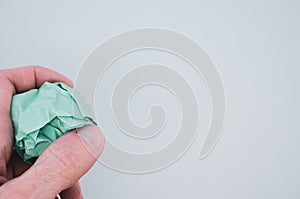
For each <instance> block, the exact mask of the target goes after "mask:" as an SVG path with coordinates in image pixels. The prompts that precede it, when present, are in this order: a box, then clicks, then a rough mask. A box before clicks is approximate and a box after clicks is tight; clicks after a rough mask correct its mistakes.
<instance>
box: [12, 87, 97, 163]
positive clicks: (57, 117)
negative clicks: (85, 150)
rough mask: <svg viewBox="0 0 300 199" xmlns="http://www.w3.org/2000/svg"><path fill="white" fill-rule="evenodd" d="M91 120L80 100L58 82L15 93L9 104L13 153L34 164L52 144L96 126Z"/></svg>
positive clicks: (93, 120) (75, 94) (86, 107)
mask: <svg viewBox="0 0 300 199" xmlns="http://www.w3.org/2000/svg"><path fill="white" fill-rule="evenodd" d="M94 118H95V117H94V115H93V113H92V111H91V110H90V108H89V106H88V105H87V104H86V102H85V100H84V99H83V97H82V96H80V94H79V93H78V92H76V91H75V90H74V89H72V88H70V87H68V86H67V85H65V84H64V83H61V82H57V83H49V82H45V83H44V84H43V85H42V86H41V87H40V88H39V89H32V90H29V91H27V92H24V93H20V94H16V95H14V96H13V98H12V104H11V119H12V122H13V128H14V133H15V148H16V151H17V152H18V153H19V154H20V156H21V157H22V158H23V159H24V161H25V162H27V163H29V164H33V163H34V162H35V160H36V159H37V157H38V156H39V155H40V154H41V153H42V152H43V151H44V150H45V149H46V148H47V147H48V146H49V145H50V144H51V143H52V142H53V141H55V140H56V139H57V138H59V137H60V136H62V135H63V134H64V133H66V132H68V131H70V130H72V129H76V128H80V127H82V126H85V125H88V124H96V122H95V119H94Z"/></svg>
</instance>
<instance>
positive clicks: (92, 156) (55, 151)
mask: <svg viewBox="0 0 300 199" xmlns="http://www.w3.org/2000/svg"><path fill="white" fill-rule="evenodd" d="M103 147H104V136H103V134H102V132H101V131H100V129H99V128H98V127H97V126H95V125H88V126H85V127H83V128H81V129H79V130H77V133H76V131H75V130H74V131H70V132H69V133H67V134H65V135H63V136H61V137H60V138H59V139H57V140H56V141H55V142H53V143H52V144H51V145H50V146H49V147H48V148H47V149H46V150H45V151H44V152H43V153H42V155H41V156H40V157H39V158H38V159H37V161H36V162H35V164H34V165H33V166H32V167H31V168H30V169H29V170H27V171H26V172H25V173H24V174H23V175H22V176H20V177H19V178H17V179H16V180H18V181H21V182H22V185H23V186H24V183H30V187H31V189H35V190H31V193H32V194H33V192H35V193H36V194H37V195H38V196H39V198H40V197H41V195H40V194H43V195H44V196H46V197H43V198H47V197H48V196H49V198H54V197H55V196H56V194H58V193H60V192H61V191H62V190H65V189H67V188H69V187H71V186H72V185H73V184H75V183H76V182H77V181H78V180H79V178H80V177H81V176H83V175H84V174H85V173H86V172H87V171H88V170H89V169H90V168H91V167H92V166H93V164H94V163H95V162H96V160H97V158H98V157H99V156H100V154H101V152H102V151H103ZM29 189H30V188H29ZM31 196H33V195H31ZM32 198H34V197H32Z"/></svg>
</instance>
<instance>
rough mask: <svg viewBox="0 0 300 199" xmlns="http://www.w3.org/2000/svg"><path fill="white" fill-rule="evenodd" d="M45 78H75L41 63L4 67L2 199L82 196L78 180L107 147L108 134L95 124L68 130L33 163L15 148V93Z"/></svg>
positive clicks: (0, 96)
mask: <svg viewBox="0 0 300 199" xmlns="http://www.w3.org/2000/svg"><path fill="white" fill-rule="evenodd" d="M45 81H48V82H64V83H65V84H67V85H68V86H70V87H73V84H72V82H71V80H69V79H67V78H66V77H64V76H62V75H60V74H58V73H56V72H54V71H52V70H49V69H46V68H42V67H38V66H29V67H21V68H15V69H7V70H0V101H1V103H0V198H18V199H22V198H45V199H47V198H51V199H53V198H55V196H56V195H57V194H58V193H60V196H61V197H62V198H63V199H64V198H66V199H68V198H72V199H77V198H82V195H81V190H80V186H79V183H78V180H79V179H80V177H81V176H83V175H84V174H85V173H86V172H87V171H88V170H89V169H90V168H91V167H92V165H93V164H94V163H95V162H96V160H97V158H98V157H99V156H100V154H101V152H102V150H103V147H104V136H103V134H102V133H101V131H100V129H99V128H98V127H96V126H94V125H88V126H85V127H83V128H81V129H79V130H77V132H76V131H75V130H73V131H70V132H68V133H67V134H65V135H63V136H61V137H60V138H59V139H57V140H56V141H55V142H53V143H52V144H51V145H50V146H49V147H48V148H47V149H46V150H45V151H44V152H43V153H42V154H41V156H40V157H39V158H38V159H37V161H36V162H35V163H34V164H33V165H32V166H30V165H28V164H26V163H25V162H23V160H22V158H21V157H20V156H19V155H18V154H17V152H16V151H14V150H13V142H14V133H13V127H12V122H11V118H10V107H11V100H12V96H13V95H14V94H16V93H22V92H25V91H27V90H30V89H33V88H39V87H40V86H41V85H42V84H43V83H44V82H45Z"/></svg>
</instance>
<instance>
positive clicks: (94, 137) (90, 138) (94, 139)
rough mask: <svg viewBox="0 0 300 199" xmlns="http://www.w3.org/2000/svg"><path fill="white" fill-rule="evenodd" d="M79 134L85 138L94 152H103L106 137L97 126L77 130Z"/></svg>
mask: <svg viewBox="0 0 300 199" xmlns="http://www.w3.org/2000/svg"><path fill="white" fill-rule="evenodd" d="M77 134H78V135H79V136H81V137H83V138H84V139H85V140H86V141H87V143H88V144H89V145H90V146H91V147H92V148H93V149H94V150H96V151H97V152H100V151H102V149H103V145H104V136H103V134H102V132H101V130H100V129H99V128H98V127H97V126H95V125H87V126H84V127H82V128H80V129H78V130H77ZM97 155H98V154H97ZM99 155H100V154H99Z"/></svg>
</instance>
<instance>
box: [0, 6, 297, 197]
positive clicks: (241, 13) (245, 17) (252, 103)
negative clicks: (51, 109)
mask: <svg viewBox="0 0 300 199" xmlns="http://www.w3.org/2000/svg"><path fill="white" fill-rule="evenodd" d="M299 19H300V3H299V1H296V0H285V1H284V0H273V1H271V0H247V1H245V0H225V1H223V0H211V1H202V0H200V1H199V0H185V1H169V0H167V1H161V0H151V1H138V0H129V1H114V0H112V1H90V0H87V1H58V0H52V1H37V0H36V1H33V0H27V1H21V0H19V1H15V0H11V1H9V0H6V1H5V0H1V1H0V68H1V69H4V68H13V67H16V66H25V65H31V64H37V65H42V66H45V67H49V68H51V69H53V70H56V71H58V72H60V73H62V74H64V75H66V76H68V77H69V78H71V79H72V80H75V78H76V74H77V73H78V71H79V68H80V66H81V64H82V62H83V61H84V59H85V58H86V57H87V55H88V54H89V52H90V51H91V50H92V49H94V48H95V47H96V46H97V45H98V44H99V43H101V42H103V41H104V40H106V39H108V38H110V37H111V36H112V35H115V34H118V33H119V32H122V31H126V30H130V29H134V28H141V27H160V28H168V29H173V30H176V31H179V32H181V33H183V34H185V35H187V36H189V37H192V38H193V39H194V40H195V41H196V42H198V43H199V44H201V45H202V46H203V47H204V48H205V49H206V51H207V52H208V54H209V56H210V57H211V58H212V60H213V61H214V63H215V64H216V66H217V68H218V69H219V71H220V74H221V76H222V79H223V81H224V86H225V90H226V96H227V102H226V108H227V115H226V123H225V126H224V130H223V135H222V137H221V139H220V141H219V142H218V144H217V145H216V147H215V149H214V151H213V152H212V153H211V154H210V155H209V156H208V157H207V158H206V159H204V160H199V159H198V152H199V146H200V144H201V142H202V138H203V132H205V129H206V128H207V124H206V123H207V121H208V119H207V117H206V115H209V113H210V111H211V110H210V109H209V108H207V107H209V104H206V102H207V99H206V98H207V97H206V94H204V93H205V90H203V88H204V87H203V81H202V80H201V79H199V80H198V81H199V84H197V80H196V77H194V76H193V73H189V71H184V70H183V71H182V73H183V74H185V73H186V76H187V77H188V79H190V81H191V82H192V83H196V85H194V86H193V87H194V88H195V89H196V90H197V89H198V90H197V96H198V98H201V99H202V97H203V101H201V103H200V107H203V108H202V109H201V110H202V112H201V111H200V112H201V116H203V117H202V120H201V121H203V126H202V127H201V128H200V131H201V132H199V136H198V137H197V138H196V140H195V141H194V143H193V145H192V146H191V148H190V149H189V150H188V151H187V152H186V154H185V155H184V156H183V157H182V158H181V159H179V160H178V161H177V162H175V163H174V164H173V165H171V166H169V167H167V168H166V169H163V170H160V171H158V172H154V173H149V174H141V175H136V174H135V175H134V174H128V173H121V172H118V171H115V170H113V169H110V168H108V167H106V166H104V165H102V164H101V163H100V162H99V163H96V165H95V166H94V167H93V168H92V170H90V172H89V173H88V174H87V175H86V176H85V177H84V178H83V179H82V180H81V184H82V189H83V192H84V195H85V197H86V198H105V199H107V198H109V199H118V198H124V199H125V198H128V199H135V198H144V199H150V198H174V199H180V198H188V199H199V198H205V199H220V198H223V199H224V198H228V199H241V198H243V199H250V198H251V199H252V198H256V199H266V198H272V199H277V198H278V199H279V198H280V199H281V198H289V199H297V198H299V197H300V189H299V184H300V173H299V169H300V152H299V151H300V145H299V143H300V133H299V132H300V128H299V127H300V125H299V124H300V121H299V119H300V118H299V111H300V110H299V109H300V106H299V102H300V94H299V85H300V78H299V73H300V59H299V51H300V50H299V46H300V38H299V35H300V23H299ZM150 55H151V56H157V55H155V53H152V54H151V53H149V54H147V52H146V53H145V55H143V56H147V57H148V56H150ZM143 56H142V55H141V56H139V59H142V60H145V59H146V58H145V57H144V58H141V57H143ZM157 57H160V58H161V59H162V60H165V61H167V60H166V59H168V58H166V57H167V56H164V55H161V56H157ZM130 59H131V61H132V60H134V58H130ZM174 62H176V61H174V60H171V59H170V60H169V63H174ZM124 63H125V62H124ZM126 63H127V62H126ZM129 65H130V64H129ZM129 65H128V67H129ZM114 67H115V68H114V70H115V71H118V65H116V64H115V66H114ZM178 70H180V69H178ZM107 78H108V79H109V76H107ZM110 83H113V82H109V80H107V84H108V85H110ZM105 89H107V90H106V91H109V90H110V88H105ZM105 89H104V90H103V89H102V90H101V88H100V87H99V92H97V93H96V97H101V95H103V92H104V91H105ZM147 89H148V90H146V91H144V93H143V92H141V93H140V94H139V95H137V96H136V97H135V100H136V103H137V107H139V106H140V107H143V106H142V105H141V102H143V99H144V100H146V98H145V96H144V95H145V93H148V94H149V92H150V93H151V92H154V94H155V92H157V93H164V91H162V90H157V91H155V89H154V88H151V87H149V88H147ZM157 93H156V94H157ZM143 96H144V97H143ZM169 97H170V96H168V94H165V95H163V94H162V95H161V98H162V99H161V100H166V99H167V98H169ZM165 98H166V99H165ZM165 102H170V104H173V103H175V101H174V99H172V96H171V99H170V100H169V101H168V100H167V101H164V102H162V103H165ZM146 103H148V102H147V101H146ZM130 106H131V108H132V114H133V118H135V119H136V122H137V123H141V124H144V123H147V117H145V112H144V111H142V112H141V111H139V110H142V108H141V109H134V106H133V105H130ZM105 108H107V106H106V105H105V104H98V105H97V107H96V109H97V115H98V117H99V118H100V119H101V122H100V123H101V125H102V127H103V131H104V133H105V134H106V136H107V137H108V138H110V139H112V140H113V139H115V142H119V144H120V145H124V147H128V148H129V149H128V150H144V148H143V145H144V144H141V145H139V144H138V143H137V144H134V145H132V144H131V141H129V142H126V141H124V139H125V138H124V139H123V137H122V138H119V137H118V136H117V135H118V133H117V132H114V127H113V126H110V125H113V124H111V122H110V121H111V113H109V112H108V111H109V110H104V109H105ZM167 109H168V110H170V111H172V110H173V111H176V110H177V109H176V104H175V107H174V108H172V107H167ZM169 115H170V117H171V119H170V121H171V123H169V124H168V125H169V126H168V127H169V128H171V129H172V128H175V127H176V125H178V124H177V122H176V121H177V120H176V117H175V116H176V114H169ZM173 115H175V116H174V117H173ZM177 119H178V118H177ZM172 121H173V122H172ZM170 132H171V131H170ZM170 136H173V135H170ZM161 138H162V141H155V142H153V143H152V144H151V143H149V144H145V146H147V147H148V148H147V150H148V149H149V150H152V148H155V147H160V146H161V143H164V142H167V140H168V136H167V135H165V136H162V137H161ZM128 143H129V144H128ZM132 146H136V148H134V147H132ZM130 147H131V148H130ZM124 164H126V162H124Z"/></svg>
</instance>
